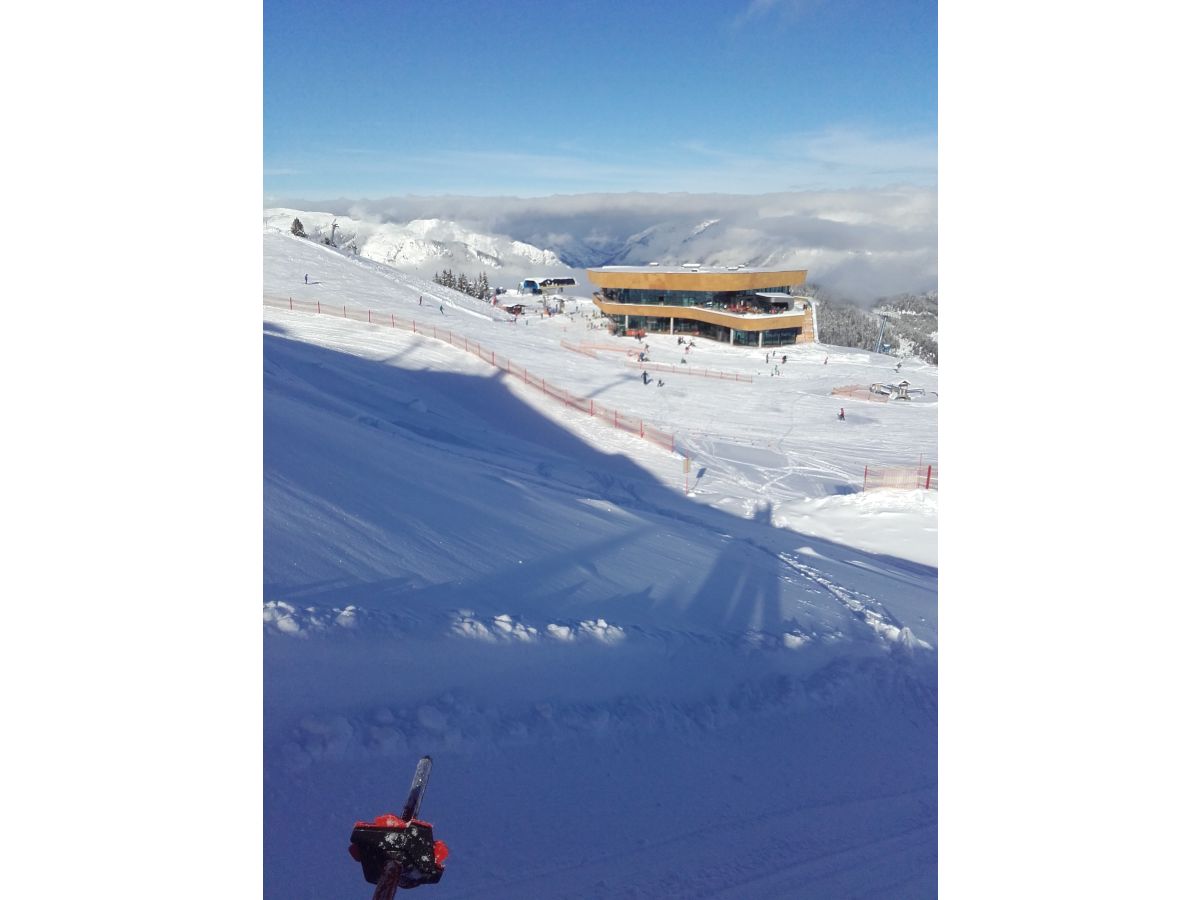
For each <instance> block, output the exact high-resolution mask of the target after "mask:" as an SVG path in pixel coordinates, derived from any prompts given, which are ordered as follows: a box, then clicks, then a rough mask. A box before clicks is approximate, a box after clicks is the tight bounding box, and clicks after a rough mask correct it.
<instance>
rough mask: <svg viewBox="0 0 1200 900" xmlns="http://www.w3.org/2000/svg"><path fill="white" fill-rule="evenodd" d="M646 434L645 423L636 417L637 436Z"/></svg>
mask: <svg viewBox="0 0 1200 900" xmlns="http://www.w3.org/2000/svg"><path fill="white" fill-rule="evenodd" d="M645 436H646V423H645V422H643V421H642V420H641V419H638V437H645Z"/></svg>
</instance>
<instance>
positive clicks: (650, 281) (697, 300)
mask: <svg viewBox="0 0 1200 900" xmlns="http://www.w3.org/2000/svg"><path fill="white" fill-rule="evenodd" d="M587 273H588V278H589V279H590V280H591V281H592V283H593V284H595V285H596V286H597V287H598V288H600V290H599V291H596V292H594V293H593V294H592V298H593V300H594V301H595V303H596V306H597V307H598V308H599V310H600V312H602V313H603V314H604V315H605V316H607V317H608V318H609V319H610V320H611V321H612V322H613V323H614V325H615V326H616V328H617V329H618V330H621V331H623V332H625V333H628V332H635V331H649V332H662V333H665V334H679V335H695V336H697V337H706V338H711V339H712V340H714V341H723V342H725V343H729V344H734V345H742V346H748V347H778V346H783V345H786V344H802V343H807V342H809V341H813V340H816V332H815V329H816V318H815V315H814V312H813V306H812V301H811V300H809V299H808V298H805V297H796V296H793V295H792V290H793V289H794V288H798V287H800V285H802V284H804V279H805V277H806V276H807V274H808V272H807V270H805V269H751V268H746V267H744V266H738V267H736V268H720V267H704V266H697V265H683V266H678V267H675V266H604V267H603V268H599V269H588V270H587Z"/></svg>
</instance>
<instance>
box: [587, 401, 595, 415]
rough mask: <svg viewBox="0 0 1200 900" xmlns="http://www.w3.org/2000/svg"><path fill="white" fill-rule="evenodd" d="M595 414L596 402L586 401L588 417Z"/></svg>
mask: <svg viewBox="0 0 1200 900" xmlns="http://www.w3.org/2000/svg"><path fill="white" fill-rule="evenodd" d="M595 414H596V401H595V400H588V415H589V416H594V415H595Z"/></svg>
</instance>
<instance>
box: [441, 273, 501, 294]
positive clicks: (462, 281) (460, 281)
mask: <svg viewBox="0 0 1200 900" xmlns="http://www.w3.org/2000/svg"><path fill="white" fill-rule="evenodd" d="M433 281H434V283H435V284H440V285H441V286H442V287H448V288H454V290H456V291H458V292H459V293H461V294H466V295H468V296H470V297H478V298H479V299H480V300H486V299H487V298H488V297H490V296H491V295H492V289H491V287H490V286H489V285H488V279H487V275H485V274H483V273H480V274H479V275H478V276H477V277H476V278H475V280H474V281H469V280H468V279H467V276H466V275H464V274H462V273H461V272H460V273H459V274H457V275H455V274H454V273H453V272H452V271H450V270H449V269H442V272H441V274H440V275H434V276H433Z"/></svg>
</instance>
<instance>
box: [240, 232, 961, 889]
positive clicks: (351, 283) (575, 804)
mask: <svg viewBox="0 0 1200 900" xmlns="http://www.w3.org/2000/svg"><path fill="white" fill-rule="evenodd" d="M263 241H264V297H266V298H271V299H272V301H273V302H275V301H278V300H280V299H282V300H284V301H286V300H287V298H288V297H292V298H294V299H296V300H303V301H306V302H314V301H315V300H318V299H319V300H320V301H321V303H322V305H323V308H330V309H334V310H337V308H338V307H340V306H346V307H348V308H358V309H371V310H374V311H376V312H378V313H384V314H386V315H387V317H388V319H387V320H388V321H390V319H391V317H392V316H395V318H396V319H401V318H403V319H404V320H405V321H408V322H411V321H413V320H416V321H418V322H421V323H423V324H427V325H431V326H432V325H436V326H438V327H439V328H441V327H445V328H449V329H452V330H454V331H455V333H456V334H461V335H464V336H467V337H469V338H470V339H471V340H472V341H478V342H479V343H480V344H482V345H484V346H487V347H490V348H492V349H494V350H495V351H496V352H497V353H498V354H499V353H502V354H504V355H505V356H507V357H509V358H511V359H513V360H515V361H517V362H519V363H520V364H521V365H523V366H525V367H526V368H528V369H529V370H530V371H531V372H535V373H537V374H539V375H542V376H543V377H545V378H546V379H547V380H548V381H553V382H554V383H555V384H557V385H559V386H560V387H563V388H566V389H568V390H570V391H571V392H572V393H574V394H576V395H579V396H586V397H593V398H595V399H596V400H597V401H598V402H603V403H604V404H606V405H608V406H613V407H618V408H620V409H621V410H622V411H623V412H626V413H630V414H633V415H637V416H641V417H644V419H645V420H646V421H647V422H648V423H652V424H653V425H654V426H655V427H658V428H662V429H663V430H666V431H669V432H671V433H673V434H675V436H676V446H677V448H678V449H679V450H681V451H682V452H683V453H686V454H687V456H688V457H689V460H690V472H689V473H688V475H689V479H690V483H689V484H688V487H689V488H690V491H689V493H687V494H685V493H684V486H685V485H684V471H683V464H682V463H683V457H682V454H681V453H675V454H672V453H669V452H667V451H665V450H663V449H661V448H659V447H657V446H655V445H653V444H651V443H649V442H646V441H642V440H640V439H639V438H637V437H636V436H632V435H629V434H627V433H625V432H622V431H619V430H616V429H613V428H611V427H606V426H605V425H603V424H602V423H600V422H598V421H597V420H595V419H593V418H590V417H588V416H586V415H582V414H580V413H577V412H574V411H573V410H570V409H569V408H567V407H564V406H561V405H559V404H557V403H556V402H555V401H553V400H552V399H550V398H548V397H547V396H546V395H544V394H542V393H541V392H540V391H538V390H536V389H534V388H532V387H530V386H528V385H525V384H523V383H521V382H520V381H519V380H518V379H516V378H514V377H513V376H511V375H506V374H504V373H501V372H499V371H498V370H497V369H495V368H493V367H492V366H490V365H488V364H487V363H485V362H483V361H482V360H480V359H479V358H477V357H476V356H474V355H471V354H468V353H465V352H464V351H462V350H460V349H456V348H454V347H451V346H449V345H448V344H446V343H444V342H441V341H437V340H434V339H431V338H427V337H423V336H420V335H417V334H414V333H412V331H411V330H407V331H406V330H405V329H403V328H393V327H390V325H370V324H366V323H364V322H358V321H354V320H353V319H350V318H338V317H337V316H335V315H321V316H317V315H314V314H311V313H307V312H295V311H289V310H287V309H279V308H276V307H274V306H266V305H264V310H263V330H264V332H263V342H264V343H263V363H264V460H263V468H264V573H263V577H264V598H263V599H264V608H263V617H264V666H265V668H264V790H265V794H264V808H265V817H264V818H265V836H264V854H265V856H264V863H265V886H264V887H265V895H266V896H267V897H271V898H284V897H289V898H295V897H312V898H316V897H321V898H331V897H346V898H350V897H367V896H370V886H369V885H367V884H366V883H365V882H364V881H363V880H362V877H361V874H360V873H359V871H358V867H357V866H356V865H355V864H354V862H353V861H352V860H351V859H350V857H349V856H348V854H347V852H346V845H347V839H348V835H349V832H350V827H351V826H352V824H353V822H354V821H355V820H356V819H364V818H371V817H374V816H375V815H377V814H380V813H383V812H394V811H396V810H397V809H398V807H399V805H400V804H401V803H402V802H403V794H404V792H405V790H406V787H407V782H408V778H409V777H410V775H411V771H412V766H413V764H414V763H415V761H416V759H417V757H419V756H420V755H421V754H423V753H430V754H432V755H433V757H434V760H435V766H434V772H433V777H432V780H431V784H430V788H429V792H428V794H427V796H426V800H425V805H424V807H423V812H424V814H425V816H426V817H427V818H429V819H430V820H431V821H433V822H434V823H435V825H436V832H437V836H438V837H439V838H441V839H442V840H444V841H446V843H447V844H449V846H450V849H451V856H450V859H449V861H448V863H447V873H446V876H445V877H444V878H443V880H442V882H441V884H439V885H438V886H437V887H436V888H430V889H429V890H436V891H437V892H438V896H439V897H443V898H455V897H548V898H549V897H554V898H561V897H596V896H610V895H616V896H626V897H700V896H714V897H722V896H723V897H834V896H862V897H868V896H888V897H893V896H898V897H908V896H911V897H929V896H932V895H934V894H935V893H936V850H937V840H936V803H937V779H936V755H937V743H936V711H937V704H936V659H937V649H936V648H937V610H936V594H937V569H936V563H937V557H936V546H937V508H936V492H917V491H879V492H871V493H867V494H863V493H861V491H860V490H859V488H860V486H861V477H862V467H863V465H867V464H869V465H872V466H876V465H891V464H913V463H915V462H916V461H917V460H918V459H923V460H926V461H935V460H936V447H937V434H936V416H937V403H936V401H930V402H922V403H912V404H907V405H904V404H900V403H896V402H893V403H887V404H883V403H866V402H858V401H850V400H845V399H842V398H837V397H832V396H830V395H829V391H830V390H831V389H832V388H833V387H836V386H839V385H842V384H848V383H869V382H872V381H889V380H894V379H896V378H898V377H904V378H907V379H908V380H909V381H910V382H912V384H913V386H914V387H920V388H925V389H926V390H927V391H928V392H929V393H928V396H930V397H931V398H932V397H935V396H936V395H935V392H936V390H937V370H936V368H935V367H930V366H926V365H924V364H921V363H919V362H915V361H914V362H912V363H910V362H908V361H905V363H904V364H903V367H902V372H903V375H897V374H896V372H895V360H894V359H890V358H885V357H879V356H875V355H873V354H869V353H864V352H860V351H849V350H840V349H838V348H825V347H815V346H814V347H796V348H788V361H787V363H786V364H784V363H781V362H780V361H779V360H778V359H776V360H767V359H764V356H763V353H762V352H761V351H757V350H753V349H745V348H732V347H725V346H721V345H716V344H714V343H712V342H709V341H703V340H697V341H696V344H695V348H694V349H692V350H691V351H690V352H689V353H687V354H686V356H684V357H683V358H685V359H686V363H681V362H680V354H681V353H682V348H681V347H679V345H678V344H677V343H676V341H675V339H674V338H672V337H669V336H664V335H651V336H649V337H648V338H647V339H646V341H645V342H644V344H643V345H642V346H643V347H645V346H648V347H649V351H648V352H649V355H650V359H651V360H652V361H654V362H656V363H659V364H670V365H675V366H689V367H692V368H709V369H713V370H720V371H724V372H730V373H733V372H736V373H739V374H743V375H751V376H753V379H754V380H753V382H752V383H748V382H742V381H739V382H733V381H722V380H715V379H707V378H700V377H694V376H684V375H682V374H678V373H667V374H663V375H661V377H662V378H663V381H664V384H663V386H662V387H659V386H658V385H657V383H656V382H653V383H652V384H651V385H645V384H643V381H642V378H641V370H640V368H637V367H632V366H630V365H628V364H627V362H628V360H629V358H628V357H627V356H626V354H625V352H624V351H625V350H626V349H629V348H632V347H633V346H634V344H633V342H632V340H630V339H616V338H612V337H610V336H608V335H607V334H606V333H605V332H603V331H599V330H596V329H595V328H590V327H589V323H591V322H592V320H591V319H590V317H589V313H590V303H588V302H587V301H586V300H585V299H583V298H582V296H581V297H580V298H575V299H570V300H568V302H567V304H566V305H567V309H568V311H569V313H570V314H569V315H558V316H553V317H541V316H537V315H534V316H525V317H521V318H519V319H517V320H516V321H513V320H512V317H510V316H508V315H507V314H505V313H504V312H503V311H502V310H499V309H495V308H493V307H491V306H490V305H488V304H486V303H484V302H482V301H476V300H472V299H470V298H465V297H463V296H462V295H459V294H457V293H456V292H454V291H450V290H447V289H443V288H440V287H438V286H436V285H433V284H431V283H429V282H425V281H421V280H419V279H415V278H412V277H410V276H406V275H404V274H402V273H399V272H396V271H394V270H390V269H389V268H388V267H386V266H383V265H380V264H377V263H373V262H370V261H367V260H363V259H360V258H350V257H346V256H344V255H343V254H341V253H339V252H337V251H334V250H332V249H330V248H327V247H323V246H321V245H318V244H315V243H313V242H311V241H305V240H301V239H297V238H293V237H292V236H290V235H288V234H285V233H283V232H280V231H278V230H277V229H274V228H269V227H268V228H264V235H263ZM305 275H307V276H308V279H309V281H310V282H312V283H310V284H308V285H306V284H305V283H304V276H305ZM525 299H526V300H528V299H529V298H528V297H526V298H525ZM419 301H423V302H419ZM439 306H440V307H441V311H439ZM563 341H566V342H568V343H574V344H579V343H583V342H592V343H596V344H610V345H613V346H615V347H617V348H620V349H619V350H617V351H612V352H609V351H600V352H598V353H597V355H596V357H594V358H593V357H590V356H586V355H582V354H579V353H575V352H572V351H571V350H568V349H565V348H564V347H562V346H561V342H563ZM827 357H828V362H826V358H827ZM776 367H778V369H779V373H780V374H779V375H774V374H772V372H773V371H775V368H776ZM655 374H656V377H658V373H655ZM839 407H845V408H846V421H839V420H838V419H837V410H838V408H839Z"/></svg>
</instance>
